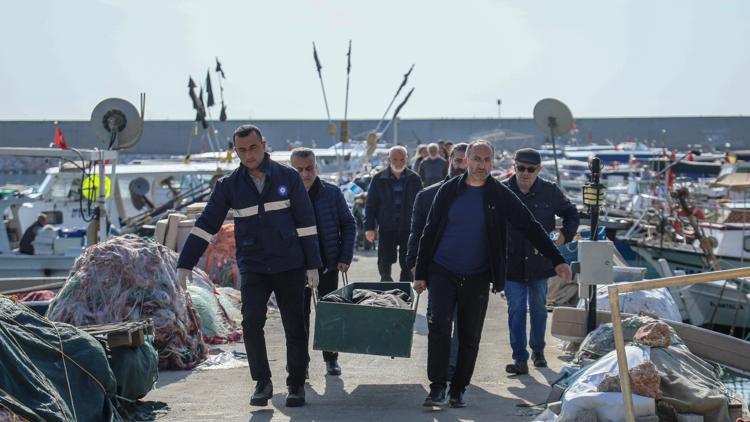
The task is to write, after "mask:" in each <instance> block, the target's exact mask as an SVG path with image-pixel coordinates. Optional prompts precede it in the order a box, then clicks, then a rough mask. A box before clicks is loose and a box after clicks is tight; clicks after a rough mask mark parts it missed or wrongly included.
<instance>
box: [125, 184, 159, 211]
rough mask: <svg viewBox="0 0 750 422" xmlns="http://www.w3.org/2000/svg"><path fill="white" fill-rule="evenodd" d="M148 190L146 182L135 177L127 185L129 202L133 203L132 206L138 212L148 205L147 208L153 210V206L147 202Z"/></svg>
mask: <svg viewBox="0 0 750 422" xmlns="http://www.w3.org/2000/svg"><path fill="white" fill-rule="evenodd" d="M149 189H150V186H149V183H148V180H146V179H145V178H143V177H136V178H135V179H133V180H131V181H130V183H129V184H128V190H129V191H130V200H131V201H132V202H133V206H134V207H135V208H136V209H137V210H140V209H142V208H143V207H144V206H146V205H148V206H149V208H153V204H151V201H149V200H148V197H147V196H146V194H148V191H149Z"/></svg>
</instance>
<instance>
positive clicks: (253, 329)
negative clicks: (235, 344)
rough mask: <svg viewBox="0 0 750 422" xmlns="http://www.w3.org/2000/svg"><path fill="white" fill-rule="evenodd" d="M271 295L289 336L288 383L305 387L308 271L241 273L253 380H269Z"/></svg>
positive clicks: (244, 325) (246, 342)
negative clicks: (268, 339)
mask: <svg viewBox="0 0 750 422" xmlns="http://www.w3.org/2000/svg"><path fill="white" fill-rule="evenodd" d="M271 292H273V293H274V294H275V295H276V302H277V303H278V305H279V311H280V313H281V322H282V324H283V325H284V335H285V336H286V361H287V371H288V372H289V376H287V379H286V384H287V385H289V386H301V385H304V384H305V370H306V369H307V363H308V362H309V360H310V355H309V354H308V353H307V331H306V330H305V270H304V269H298V270H291V271H286V272H283V273H278V274H260V273H243V274H242V287H241V293H242V330H243V334H244V337H245V348H246V349H247V359H248V363H249V364H250V375H252V377H253V380H255V381H260V380H270V379H271V368H269V366H268V354H267V352H266V337H265V334H264V332H263V327H264V326H265V325H266V313H267V312H268V309H267V303H268V298H269V297H270V296H271Z"/></svg>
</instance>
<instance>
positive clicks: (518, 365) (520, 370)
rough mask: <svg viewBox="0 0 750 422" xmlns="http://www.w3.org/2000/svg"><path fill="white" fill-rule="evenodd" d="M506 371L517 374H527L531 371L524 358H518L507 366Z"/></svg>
mask: <svg viewBox="0 0 750 422" xmlns="http://www.w3.org/2000/svg"><path fill="white" fill-rule="evenodd" d="M505 372H507V373H509V374H515V375H526V374H528V373H529V365H528V364H527V363H526V362H525V361H522V360H517V361H515V362H513V363H511V364H509V365H506V366H505Z"/></svg>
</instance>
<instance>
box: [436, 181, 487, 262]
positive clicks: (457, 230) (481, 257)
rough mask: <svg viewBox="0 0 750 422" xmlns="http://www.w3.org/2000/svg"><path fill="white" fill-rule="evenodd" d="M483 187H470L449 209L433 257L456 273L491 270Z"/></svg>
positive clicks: (467, 187)
mask: <svg viewBox="0 0 750 422" xmlns="http://www.w3.org/2000/svg"><path fill="white" fill-rule="evenodd" d="M484 219H485V216H484V198H483V188H482V187H474V186H468V185H467V186H466V189H465V190H464V191H463V192H461V193H460V194H459V195H458V197H457V198H456V200H455V201H454V202H453V204H451V206H450V209H449V210H448V222H447V224H446V226H445V231H444V232H443V237H442V238H441V239H440V244H439V245H438V248H437V252H436V253H435V257H434V258H433V260H434V261H435V262H436V263H438V264H440V265H441V266H443V267H445V268H446V269H448V270H450V271H451V272H453V273H455V274H462V275H470V274H480V273H483V272H485V271H487V270H488V269H489V265H488V256H489V252H488V249H487V231H486V224H485V221H484Z"/></svg>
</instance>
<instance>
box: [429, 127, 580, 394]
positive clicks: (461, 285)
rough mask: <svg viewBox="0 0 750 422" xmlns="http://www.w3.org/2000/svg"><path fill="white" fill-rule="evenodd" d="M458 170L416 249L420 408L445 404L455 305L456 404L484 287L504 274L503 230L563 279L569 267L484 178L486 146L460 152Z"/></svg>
mask: <svg viewBox="0 0 750 422" xmlns="http://www.w3.org/2000/svg"><path fill="white" fill-rule="evenodd" d="M466 155H467V157H468V162H469V167H468V171H467V173H466V174H464V175H461V176H459V177H455V178H453V179H451V180H449V181H447V182H445V183H444V184H443V185H442V186H441V187H440V189H439V190H438V192H437V195H436V196H435V200H434V201H433V204H432V208H431V209H430V213H429V215H428V217H427V225H426V226H425V228H424V231H423V233H422V238H421V240H420V242H419V251H418V254H417V266H416V271H415V279H416V281H415V282H414V288H415V290H416V291H417V292H418V293H421V292H423V291H424V290H425V289H427V288H428V287H429V289H430V294H429V298H428V301H429V302H428V307H429V309H430V313H429V315H428V316H427V323H428V329H429V334H428V349H427V376H428V378H429V379H430V383H431V384H430V393H429V395H428V396H427V398H426V399H425V401H424V405H425V406H442V405H444V404H445V399H446V388H447V371H448V361H449V354H450V332H451V330H450V327H451V320H452V318H453V310H454V308H456V307H457V320H456V323H457V325H458V335H459V340H458V361H457V363H456V373H455V374H454V376H453V378H452V380H451V390H450V406H451V407H464V406H465V403H464V399H463V396H464V391H465V389H466V386H468V385H469V383H470V382H471V377H472V374H473V372H474V365H475V363H476V359H477V353H478V351H479V342H480V339H481V335H482V327H483V325H484V317H485V314H486V312H487V303H488V301H489V291H490V285H491V284H492V285H493V290H495V291H498V290H502V289H503V287H504V285H505V273H506V241H507V227H508V226H514V227H515V228H517V229H518V230H519V231H521V232H523V233H525V234H526V236H527V237H528V239H529V240H530V241H531V243H532V244H533V245H534V246H535V247H536V248H537V249H538V250H539V251H540V252H541V253H542V254H543V255H545V256H547V257H549V258H550V259H551V260H552V262H553V263H554V264H555V272H556V273H557V274H558V275H559V276H560V277H562V278H564V279H570V278H571V273H570V267H568V265H567V264H566V263H565V260H564V259H563V257H562V255H560V252H559V251H558V250H557V248H556V247H555V245H554V243H552V241H551V240H550V239H549V237H548V236H547V233H546V232H545V231H544V228H542V226H541V225H540V224H539V223H538V222H537V221H536V220H535V219H534V217H533V216H532V215H531V213H530V212H529V210H528V209H527V208H526V207H525V206H524V205H523V203H522V202H521V201H520V200H519V199H518V197H516V195H514V194H513V192H511V191H510V190H509V189H508V188H507V187H505V186H504V185H503V184H501V183H500V182H498V181H497V180H495V179H494V178H492V177H490V171H491V170H492V165H493V159H494V148H493V147H492V145H491V144H490V143H488V142H486V141H475V142H473V143H472V144H471V145H469V148H468V150H467V154H466Z"/></svg>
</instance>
